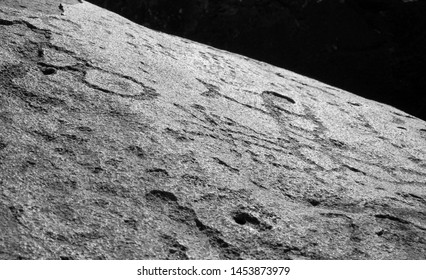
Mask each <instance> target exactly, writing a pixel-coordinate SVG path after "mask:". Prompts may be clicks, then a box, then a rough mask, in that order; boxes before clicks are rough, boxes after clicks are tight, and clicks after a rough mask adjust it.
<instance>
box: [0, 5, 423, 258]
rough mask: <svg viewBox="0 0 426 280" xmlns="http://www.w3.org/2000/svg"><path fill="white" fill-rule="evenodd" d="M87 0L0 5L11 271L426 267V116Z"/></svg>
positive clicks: (4, 199) (1, 157) (0, 107)
mask: <svg viewBox="0 0 426 280" xmlns="http://www.w3.org/2000/svg"><path fill="white" fill-rule="evenodd" d="M19 2H20V3H31V2H30V1H29V0H28V1H23V0H22V1H19ZM73 2H74V1H73ZM76 2H78V3H77V4H73V5H68V4H66V3H65V2H62V3H61V2H60V1H47V2H45V3H46V4H45V5H47V8H43V9H42V8H38V10H34V9H30V8H25V7H24V8H22V7H20V8H19V7H16V6H15V5H8V4H7V3H8V1H3V2H0V208H1V211H0V228H1V230H0V258H1V259H425V258H426V211H425V209H426V208H425V206H426V123H425V122H424V121H421V120H419V119H417V118H415V117H412V116H410V115H408V114H406V113H404V112H402V111H400V110H397V109H395V108H392V107H390V106H387V105H383V104H380V103H377V102H373V101H370V100H367V99H364V98H361V97H358V96H356V95H353V94H351V93H348V92H345V91H343V90H340V89H338V88H334V87H331V86H328V85H326V84H323V83H320V82H318V81H315V80H312V79H309V78H306V77H303V76H301V75H298V74H295V73H292V72H290V71H287V70H284V69H281V68H277V67H274V66H271V65H268V64H265V63H262V62H259V61H255V60H252V59H248V58H246V57H243V56H240V55H236V54H232V53H229V52H225V51H221V50H218V49H214V48H211V47H208V46H205V45H202V44H198V43H195V42H192V41H189V40H185V39H181V38H178V37H174V36H170V35H166V34H163V33H158V32H155V31H152V30H150V29H147V28H144V27H141V26H139V25H137V24H134V23H132V22H130V21H128V20H126V19H124V18H122V17H120V16H117V15H115V14H113V13H111V12H108V11H106V10H103V9H101V8H98V7H96V6H94V5H92V4H89V3H87V2H82V3H80V2H79V1H76ZM59 4H60V5H61V12H60V13H57V12H56V10H55V9H54V8H55V7H59ZM70 4H72V3H70Z"/></svg>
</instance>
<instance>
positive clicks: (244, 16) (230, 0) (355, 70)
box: [90, 0, 426, 120]
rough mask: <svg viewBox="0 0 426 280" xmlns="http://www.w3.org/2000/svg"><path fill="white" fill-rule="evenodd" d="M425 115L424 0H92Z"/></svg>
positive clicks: (135, 18) (152, 24) (162, 27)
mask: <svg viewBox="0 0 426 280" xmlns="http://www.w3.org/2000/svg"><path fill="white" fill-rule="evenodd" d="M90 2H92V3H95V4H98V5H101V6H102V7H105V8H107V9H110V10H112V11H115V12H117V13H119V14H121V15H123V16H125V17H127V18H129V19H131V20H133V21H135V22H137V23H140V24H143V25H145V26H147V27H151V28H154V29H156V30H160V31H164V32H167V33H171V34H174V35H178V36H183V37H186V38H189V39H191V40H195V41H198V42H202V43H206V44H209V45H213V46H214V47H217V48H221V49H226V50H228V51H231V52H235V53H240V54H243V55H247V56H249V57H252V58H255V59H259V60H262V61H265V62H268V63H271V64H273V65H276V66H280V67H283V68H286V69H289V70H292V71H295V72H297V73H300V74H303V75H305V76H309V77H313V78H316V79H319V80H321V81H323V82H326V83H329V84H332V85H334V86H337V87H339V88H343V89H345V90H348V91H351V92H353V93H355V94H358V95H361V96H364V97H366V98H369V99H374V100H377V101H380V102H383V103H386V104H390V105H392V106H395V107H397V108H400V109H402V110H404V111H406V112H408V113H410V114H412V115H415V116H417V117H419V118H422V119H424V120H426V95H425V92H426V82H425V79H424V77H425V76H426V70H425V69H426V54H425V51H424V50H426V32H425V30H426V17H425V16H424V15H425V14H426V1H420V0H419V1H417V0H173V1H169V0H90Z"/></svg>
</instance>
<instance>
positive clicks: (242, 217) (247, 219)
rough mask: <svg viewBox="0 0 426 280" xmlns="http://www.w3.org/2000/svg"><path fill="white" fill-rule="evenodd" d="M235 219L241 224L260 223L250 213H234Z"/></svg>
mask: <svg viewBox="0 0 426 280" xmlns="http://www.w3.org/2000/svg"><path fill="white" fill-rule="evenodd" d="M234 221H235V222H236V223H237V224H239V225H245V224H246V223H250V224H253V225H259V224H260V221H259V220H258V219H257V218H256V217H253V216H252V215H250V214H248V213H243V212H239V213H236V214H235V215H234Z"/></svg>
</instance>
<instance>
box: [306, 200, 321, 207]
mask: <svg viewBox="0 0 426 280" xmlns="http://www.w3.org/2000/svg"><path fill="white" fill-rule="evenodd" d="M308 202H309V203H310V204H311V205H312V206H318V205H320V204H321V202H319V201H318V200H316V199H313V198H310V199H308Z"/></svg>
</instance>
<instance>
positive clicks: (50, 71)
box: [41, 67, 56, 75]
mask: <svg viewBox="0 0 426 280" xmlns="http://www.w3.org/2000/svg"><path fill="white" fill-rule="evenodd" d="M41 72H42V73H43V74H44V75H53V74H56V69H55V68H51V67H48V68H42V69H41Z"/></svg>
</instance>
